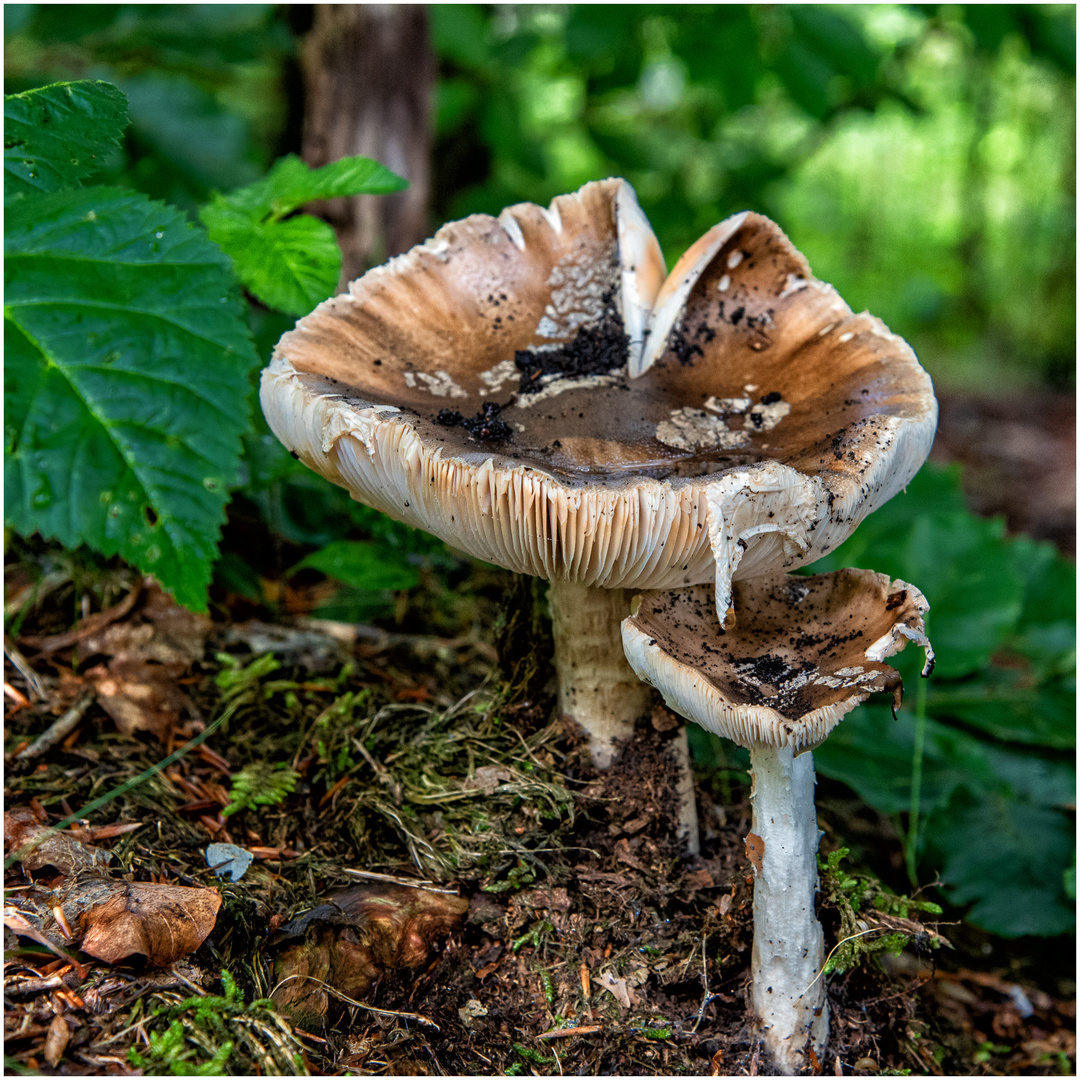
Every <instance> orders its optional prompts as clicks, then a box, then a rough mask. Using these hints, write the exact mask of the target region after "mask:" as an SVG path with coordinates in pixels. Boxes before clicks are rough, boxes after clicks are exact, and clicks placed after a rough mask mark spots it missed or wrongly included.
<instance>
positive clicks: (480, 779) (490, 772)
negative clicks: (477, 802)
mask: <svg viewBox="0 0 1080 1080" xmlns="http://www.w3.org/2000/svg"><path fill="white" fill-rule="evenodd" d="M513 779H514V774H513V773H512V772H511V771H510V770H509V769H507V768H505V767H504V766H502V765H481V766H480V768H479V769H477V770H476V772H474V773H473V775H472V776H470V777H469V778H468V779H467V780H466V781H465V782H464V783H463V784H462V785H461V786H462V787H463V788H464V789H465V790H466V791H476V790H478V789H479V790H480V791H482V792H483V793H484V794H485V795H494V794H495V789H496V788H497V787H498V786H499V785H500V784H507V783H509V782H510V781H512V780H513Z"/></svg>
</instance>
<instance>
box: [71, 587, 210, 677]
mask: <svg viewBox="0 0 1080 1080" xmlns="http://www.w3.org/2000/svg"><path fill="white" fill-rule="evenodd" d="M212 625H213V624H212V623H211V621H210V619H209V618H207V617H206V616H205V615H197V614H195V613H194V612H191V611H188V610H187V608H184V607H181V606H180V605H179V604H177V603H176V602H175V601H174V600H173V599H172V598H171V597H170V596H169V595H168V594H167V593H164V592H162V590H161V587H160V586H159V585H157V584H156V583H153V584H151V585H150V587H149V588H148V589H147V590H146V599H145V601H144V603H143V604H142V606H141V607H140V608H139V609H138V610H137V611H136V612H135V614H134V616H133V617H132V618H131V619H129V620H127V621H126V622H123V623H113V624H112V625H110V626H108V627H106V628H105V629H103V630H102V631H101V632H100V633H96V634H92V635H91V636H89V637H87V638H85V639H84V640H82V641H81V642H80V643H79V649H78V658H79V660H87V659H89V658H90V657H91V656H94V655H96V654H99V653H103V654H104V655H106V656H111V657H113V658H114V659H118V660H142V661H153V662H155V663H158V664H177V665H179V666H180V667H181V668H182V669H186V668H189V667H190V666H191V665H192V664H194V663H196V662H197V661H199V660H201V659H202V658H203V652H204V651H205V648H206V635H207V634H208V633H209V632H210V628H211V626H212Z"/></svg>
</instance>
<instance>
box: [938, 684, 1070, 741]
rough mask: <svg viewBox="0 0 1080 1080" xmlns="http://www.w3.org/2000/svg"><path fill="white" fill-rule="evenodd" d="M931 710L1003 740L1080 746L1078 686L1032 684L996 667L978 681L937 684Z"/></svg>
mask: <svg viewBox="0 0 1080 1080" xmlns="http://www.w3.org/2000/svg"><path fill="white" fill-rule="evenodd" d="M928 708H929V710H930V712H931V713H933V714H934V715H935V716H937V717H944V718H948V719H953V720H958V721H960V722H961V723H963V724H966V725H968V726H969V727H974V728H978V729H979V730H980V731H984V732H986V734H987V735H990V736H991V737H992V738H995V739H1000V740H1002V741H1003V742H1012V743H1022V744H1024V745H1029V746H1046V747H1050V748H1053V749H1061V750H1067V749H1071V748H1072V747H1074V746H1075V745H1076V690H1075V687H1074V686H1071V685H1054V684H1050V685H1043V686H1030V685H1023V684H1022V683H1019V681H1018V680H1016V679H1015V678H1010V677H1009V673H1005V672H1000V671H998V670H997V669H991V670H990V671H989V672H988V673H987V674H986V675H985V676H984V677H983V678H982V679H979V680H978V681H975V682H973V683H967V682H963V683H959V684H953V685H951V686H950V685H948V684H946V685H945V686H941V687H932V688H931V693H930V700H929V702H928Z"/></svg>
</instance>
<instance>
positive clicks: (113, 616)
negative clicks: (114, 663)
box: [19, 585, 140, 656]
mask: <svg viewBox="0 0 1080 1080" xmlns="http://www.w3.org/2000/svg"><path fill="white" fill-rule="evenodd" d="M139 591H140V586H139V585H136V586H135V588H133V589H132V590H131V591H130V592H129V593H128V594H127V596H125V597H124V599H123V600H121V601H120V603H118V604H113V606H112V607H110V608H106V609H105V610H104V611H98V612H96V613H95V614H93V615H87V616H86V618H85V619H80V620H79V621H78V622H77V623H76V624H75V626H74V627H73V628H72V629H71V630H67V631H65V632H64V633H62V634H50V635H49V636H48V637H35V636H28V637H22V638H19V642H20V644H23V645H30V646H32V647H33V648H36V649H37V650H38V653H39V655H41V656H48V655H49V654H50V653H54V652H59V651H60V650H61V649H67V648H69V647H70V646H72V645H76V644H78V643H79V642H81V641H84V640H85V639H86V638H88V637H91V636H92V635H94V634H97V633H100V632H101V631H102V630H103V629H104V628H105V627H106V626H108V625H109V624H110V623H113V622H116V620H117V619H122V618H123V617H124V616H125V615H126V614H127V613H128V612H129V611H130V610H131V609H132V608H133V607H134V606H135V601H136V600H137V599H138V598H139Z"/></svg>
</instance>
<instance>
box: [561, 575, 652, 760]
mask: <svg viewBox="0 0 1080 1080" xmlns="http://www.w3.org/2000/svg"><path fill="white" fill-rule="evenodd" d="M548 604H549V606H550V608H551V628H552V636H553V639H554V643H555V670H556V672H558V677H559V713H560V715H562V716H569V717H571V718H572V719H573V720H574V722H575V723H577V724H578V725H579V726H580V727H581V728H583V729H584V731H585V733H586V734H587V735H588V739H589V751H590V753H591V754H592V759H593V762H594V764H595V765H596V767H597V768H598V769H606V768H607V767H608V766H609V765H610V764H611V762H612V761H613V760H614V759H615V756H616V754H617V751H618V747H617V743H618V742H619V741H620V740H622V739H629V738H630V736H632V735H633V734H634V721H635V720H636V719H637V718H638V717H639V716H642V715H644V714H646V713H647V712H648V711H649V689H648V687H647V686H646V685H645V683H643V682H641V681H640V680H639V679H638V678H637V676H636V675H635V674H634V672H633V670H632V669H631V667H630V665H629V664H628V663H627V662H626V657H625V656H624V655H623V650H622V636H621V632H620V624H621V622H622V620H623V618H625V616H626V615H627V614H628V613H629V611H630V597H629V596H628V595H627V594H626V592H625V591H624V590H623V589H595V588H591V587H590V586H588V585H578V584H576V583H574V582H568V581H553V582H552V583H551V586H550V588H549V590H548Z"/></svg>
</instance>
